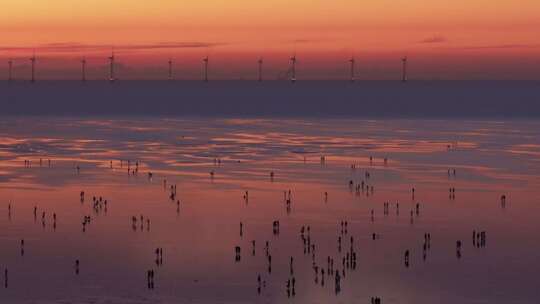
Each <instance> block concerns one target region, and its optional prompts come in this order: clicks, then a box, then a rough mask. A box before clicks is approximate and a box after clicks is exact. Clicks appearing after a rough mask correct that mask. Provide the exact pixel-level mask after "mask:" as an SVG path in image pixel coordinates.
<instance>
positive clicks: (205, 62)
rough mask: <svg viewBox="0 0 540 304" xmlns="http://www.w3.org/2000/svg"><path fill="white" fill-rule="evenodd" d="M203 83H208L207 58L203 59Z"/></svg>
mask: <svg viewBox="0 0 540 304" xmlns="http://www.w3.org/2000/svg"><path fill="white" fill-rule="evenodd" d="M203 63H204V82H208V56H206V57H204V59H203Z"/></svg>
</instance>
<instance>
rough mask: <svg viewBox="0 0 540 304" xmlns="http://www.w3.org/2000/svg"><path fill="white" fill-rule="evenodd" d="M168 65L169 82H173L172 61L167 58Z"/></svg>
mask: <svg viewBox="0 0 540 304" xmlns="http://www.w3.org/2000/svg"><path fill="white" fill-rule="evenodd" d="M168 64H169V80H173V72H172V68H173V61H172V59H171V58H169V61H168Z"/></svg>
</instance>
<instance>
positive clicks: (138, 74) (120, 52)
mask: <svg viewBox="0 0 540 304" xmlns="http://www.w3.org/2000/svg"><path fill="white" fill-rule="evenodd" d="M0 4H1V7H2V9H1V10H0V37H2V40H1V41H0V69H1V70H0V77H2V76H3V77H4V78H6V77H7V73H8V72H7V70H8V68H7V67H8V63H7V62H8V60H9V59H12V60H13V62H14V63H13V76H14V77H15V78H19V79H24V78H28V77H29V75H30V61H29V58H30V57H31V56H32V53H33V51H34V50H35V53H36V57H37V66H36V67H37V68H36V71H37V72H36V75H37V77H38V78H43V79H78V78H80V74H81V62H80V61H81V58H82V57H86V58H87V66H88V68H87V73H88V77H89V78H91V79H102V78H106V77H107V56H109V55H110V53H111V50H112V49H114V50H115V55H116V58H117V76H118V78H120V79H135V78H137V79H161V78H166V77H167V61H168V60H169V59H172V60H173V62H174V64H173V65H174V77H175V78H177V79H199V78H200V77H201V74H202V58H203V57H205V56H209V58H210V63H209V68H210V69H209V70H210V78H215V79H255V78H256V77H257V60H258V58H260V57H262V58H263V59H264V64H263V74H264V77H265V78H266V79H280V78H283V77H285V76H284V75H286V71H287V69H288V65H289V58H290V57H291V56H292V55H293V54H296V56H297V58H298V70H297V71H298V78H299V79H341V78H343V79H345V78H347V77H348V73H349V72H348V71H349V63H348V59H350V58H351V57H354V58H355V59H356V63H357V64H356V67H357V69H356V74H357V78H358V79H399V77H400V68H401V66H400V58H401V57H402V56H407V57H408V59H409V76H410V78H411V79H415V78H416V79H540V1H538V0H519V1H515V0H497V1H488V0H453V1H448V0H376V1H375V0H257V1H253V0H249V1H248V0H197V1H195V0H190V1H185V0H160V1H143V0H109V1H106V0H92V1H88V0H48V1H45V0H0Z"/></svg>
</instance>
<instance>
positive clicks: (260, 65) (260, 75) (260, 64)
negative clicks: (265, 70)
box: [258, 58, 263, 82]
mask: <svg viewBox="0 0 540 304" xmlns="http://www.w3.org/2000/svg"><path fill="white" fill-rule="evenodd" d="M258 63H259V82H261V81H262V65H263V59H262V58H259V61H258Z"/></svg>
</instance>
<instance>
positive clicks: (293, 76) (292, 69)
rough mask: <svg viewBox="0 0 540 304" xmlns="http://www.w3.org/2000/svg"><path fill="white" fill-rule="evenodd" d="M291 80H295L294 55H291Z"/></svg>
mask: <svg viewBox="0 0 540 304" xmlns="http://www.w3.org/2000/svg"><path fill="white" fill-rule="evenodd" d="M291 82H292V83H294V82H296V55H294V56H292V57H291Z"/></svg>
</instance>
